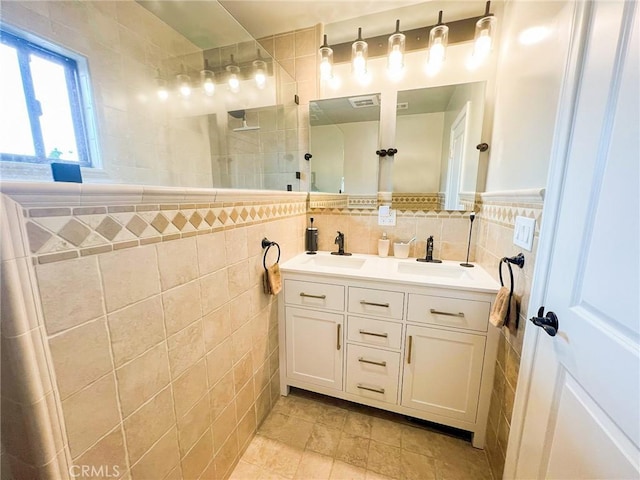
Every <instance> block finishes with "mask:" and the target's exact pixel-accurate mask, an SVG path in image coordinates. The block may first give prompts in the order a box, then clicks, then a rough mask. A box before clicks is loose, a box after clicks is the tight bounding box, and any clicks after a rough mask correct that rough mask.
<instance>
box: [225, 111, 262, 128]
mask: <svg viewBox="0 0 640 480" xmlns="http://www.w3.org/2000/svg"><path fill="white" fill-rule="evenodd" d="M229 115H231V116H232V117H233V118H238V119H240V118H241V119H242V126H241V127H238V128H234V129H233V131H234V132H248V131H249V130H260V127H250V126H249V125H247V114H246V112H245V111H244V110H233V111H231V112H229Z"/></svg>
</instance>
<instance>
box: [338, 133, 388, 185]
mask: <svg viewBox="0 0 640 480" xmlns="http://www.w3.org/2000/svg"><path fill="white" fill-rule="evenodd" d="M338 128H340V130H342V134H343V135H344V139H345V142H344V190H345V192H346V193H353V194H371V193H375V192H376V191H377V187H378V156H377V155H376V148H375V146H374V145H375V143H376V141H377V138H378V128H379V122H357V123H343V124H340V125H338Z"/></svg>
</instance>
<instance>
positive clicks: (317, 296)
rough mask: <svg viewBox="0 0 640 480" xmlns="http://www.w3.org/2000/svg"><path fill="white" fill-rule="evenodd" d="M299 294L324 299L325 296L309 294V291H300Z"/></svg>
mask: <svg viewBox="0 0 640 480" xmlns="http://www.w3.org/2000/svg"><path fill="white" fill-rule="evenodd" d="M300 296H301V297H308V298H319V299H320V300H324V299H325V298H327V296H326V295H311V294H310V293H304V292H300Z"/></svg>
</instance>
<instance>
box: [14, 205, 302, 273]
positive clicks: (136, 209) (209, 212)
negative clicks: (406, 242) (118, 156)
mask: <svg viewBox="0 0 640 480" xmlns="http://www.w3.org/2000/svg"><path fill="white" fill-rule="evenodd" d="M306 211H307V207H306V202H300V201H299V202H284V203H274V202H263V203H248V202H240V203H232V204H227V203H205V204H158V205H120V206H109V207H55V208H28V209H25V210H24V213H25V224H26V225H25V226H26V231H27V237H28V240H29V248H30V250H31V253H32V254H33V255H35V256H36V257H37V261H38V263H50V262H56V261H60V260H67V259H70V258H76V257H79V256H86V255H94V254H98V253H105V252H110V251H112V250H119V249H122V248H131V247H135V246H138V245H146V244H149V243H158V242H162V241H167V240H174V239H178V238H186V237H190V236H194V235H202V234H206V233H211V232H215V231H219V230H226V229H230V228H236V227H239V226H246V225H251V224H255V223H261V222H266V221H271V220H276V219H280V218H285V217H290V216H296V215H304V214H305V213H306Z"/></svg>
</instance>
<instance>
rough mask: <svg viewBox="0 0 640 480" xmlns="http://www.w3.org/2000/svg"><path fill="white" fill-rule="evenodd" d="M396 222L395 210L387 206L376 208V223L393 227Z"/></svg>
mask: <svg viewBox="0 0 640 480" xmlns="http://www.w3.org/2000/svg"><path fill="white" fill-rule="evenodd" d="M395 224H396V211H395V210H393V209H391V208H389V207H388V206H381V207H379V208H378V225H384V226H388V227H393V226H395Z"/></svg>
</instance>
